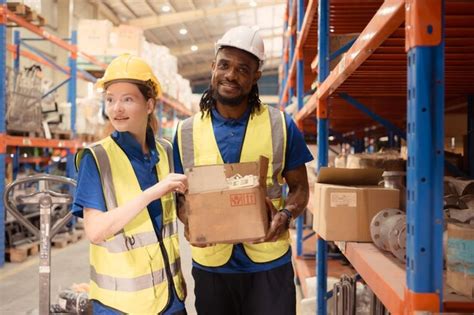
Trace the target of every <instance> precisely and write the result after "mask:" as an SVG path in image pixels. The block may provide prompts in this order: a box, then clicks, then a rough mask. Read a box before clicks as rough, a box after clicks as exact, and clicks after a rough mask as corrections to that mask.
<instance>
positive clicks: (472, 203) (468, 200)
mask: <svg viewBox="0 0 474 315" xmlns="http://www.w3.org/2000/svg"><path fill="white" fill-rule="evenodd" d="M459 199H460V201H461V202H463V203H464V205H465V206H466V207H465V208H464V209H471V210H474V194H469V195H464V196H461V197H459Z"/></svg>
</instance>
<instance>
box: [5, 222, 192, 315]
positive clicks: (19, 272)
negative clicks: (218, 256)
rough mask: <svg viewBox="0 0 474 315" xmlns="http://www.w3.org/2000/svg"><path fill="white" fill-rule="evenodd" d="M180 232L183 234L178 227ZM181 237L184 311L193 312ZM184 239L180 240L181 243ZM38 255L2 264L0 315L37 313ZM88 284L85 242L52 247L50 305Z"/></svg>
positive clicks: (185, 249)
mask: <svg viewBox="0 0 474 315" xmlns="http://www.w3.org/2000/svg"><path fill="white" fill-rule="evenodd" d="M180 231H183V229H182V227H180ZM180 238H181V242H180V245H181V264H182V265H181V267H182V270H183V273H184V277H185V280H186V284H187V289H188V297H187V299H186V310H187V311H188V314H189V315H196V310H195V309H194V281H193V279H192V276H191V250H190V248H189V245H188V243H187V242H186V241H185V240H184V237H183V235H180ZM183 240H184V241H183ZM38 281H39V280H38V256H37V255H36V256H33V257H29V258H28V259H27V260H26V261H24V262H22V263H6V264H5V266H4V267H3V268H0V314H9V315H16V314H29V315H30V314H38V304H39V299H38V295H39V290H38ZM83 282H86V283H87V282H89V242H88V241H87V240H85V239H82V240H81V241H79V242H77V243H75V244H70V245H68V246H66V247H65V248H61V249H56V248H53V251H52V257H51V303H53V304H54V303H57V297H58V294H59V291H60V290H62V289H66V288H69V287H70V286H71V285H72V284H74V283H83Z"/></svg>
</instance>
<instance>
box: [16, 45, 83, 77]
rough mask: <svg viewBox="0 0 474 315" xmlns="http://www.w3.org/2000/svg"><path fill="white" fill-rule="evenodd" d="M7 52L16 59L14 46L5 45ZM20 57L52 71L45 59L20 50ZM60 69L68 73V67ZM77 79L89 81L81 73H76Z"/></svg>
mask: <svg viewBox="0 0 474 315" xmlns="http://www.w3.org/2000/svg"><path fill="white" fill-rule="evenodd" d="M7 50H8V51H10V52H11V53H13V56H15V57H16V46H15V45H13V44H8V45H7ZM20 55H22V56H23V57H25V58H28V59H30V60H33V61H35V62H37V63H40V64H42V65H44V66H47V67H50V68H53V69H54V67H53V66H52V65H51V64H50V63H49V62H48V61H47V60H45V59H43V58H41V57H40V56H37V55H35V54H33V53H31V52H29V51H25V50H20ZM61 68H63V69H64V70H65V71H66V72H67V73H68V74H69V73H70V71H69V70H70V69H69V67H61ZM77 77H78V78H81V79H83V80H85V81H89V79H87V78H86V77H85V76H84V75H83V74H82V73H80V72H78V73H77Z"/></svg>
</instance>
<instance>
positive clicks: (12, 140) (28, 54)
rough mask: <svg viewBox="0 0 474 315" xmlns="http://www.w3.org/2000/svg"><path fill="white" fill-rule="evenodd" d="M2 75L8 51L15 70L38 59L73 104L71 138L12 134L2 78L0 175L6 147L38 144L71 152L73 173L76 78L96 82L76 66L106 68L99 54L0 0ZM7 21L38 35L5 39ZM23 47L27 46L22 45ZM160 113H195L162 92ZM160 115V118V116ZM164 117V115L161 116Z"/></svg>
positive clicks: (0, 239)
mask: <svg viewBox="0 0 474 315" xmlns="http://www.w3.org/2000/svg"><path fill="white" fill-rule="evenodd" d="M0 17H1V21H0V49H1V55H0V77H4V78H5V75H6V70H5V69H6V54H7V52H9V53H12V54H13V56H14V67H15V69H16V70H18V69H19V61H20V56H22V57H25V58H28V59H30V60H33V61H34V62H36V63H39V64H41V65H44V66H47V67H51V68H53V69H55V70H58V71H60V72H62V73H64V74H65V75H67V76H68V78H67V79H66V80H65V81H63V82H61V83H59V84H58V85H57V86H56V87H54V88H53V89H52V90H51V91H50V92H54V91H55V90H56V89H58V88H60V87H62V86H63V85H66V84H68V97H67V98H68V102H69V103H70V104H71V139H70V140H57V139H44V138H31V137H22V136H13V135H7V134H6V126H5V109H6V107H5V105H6V104H5V97H6V86H5V80H1V82H2V83H0V100H2V101H0V115H1V116H2V117H1V118H0V121H1V122H0V175H3V176H1V177H2V178H5V162H7V161H10V160H12V159H10V158H9V157H8V158H7V156H6V153H7V147H16V148H19V147H35V148H56V149H64V150H67V151H68V152H69V154H68V162H67V169H68V170H69V174H73V171H72V170H73V154H74V153H75V152H76V151H77V149H79V148H81V147H83V146H84V145H85V144H86V143H84V142H82V141H81V140H79V139H77V138H76V137H75V136H76V135H75V122H76V80H77V78H80V79H84V80H87V81H90V82H95V78H94V77H93V76H92V75H91V74H89V73H88V72H86V71H83V70H81V69H78V67H77V58H78V56H79V57H81V59H82V60H86V61H87V62H89V63H90V64H93V65H94V66H95V67H96V68H97V69H100V70H102V71H103V70H105V68H106V67H107V64H106V63H104V62H102V61H101V60H99V59H97V58H96V57H93V56H90V55H88V54H86V53H84V52H81V51H78V49H77V45H76V44H77V34H76V31H73V32H72V36H71V38H70V42H68V41H66V40H63V39H61V38H59V37H57V36H55V35H53V34H50V33H49V32H47V31H46V30H44V29H42V28H41V27H38V26H36V25H34V24H32V23H30V22H28V21H26V20H25V19H24V18H23V17H21V16H18V15H16V14H14V13H13V12H11V11H10V10H8V8H7V6H6V1H5V0H0ZM7 22H10V23H11V24H12V25H8V26H16V27H21V28H24V29H27V30H28V31H30V32H31V33H33V34H35V35H37V36H38V38H25V39H21V38H20V35H19V32H17V31H15V32H14V41H15V42H14V44H7V43H6V32H7ZM33 40H46V41H48V42H51V43H53V44H55V45H56V46H58V47H61V48H63V49H65V50H66V51H67V52H69V53H70V57H69V65H68V66H62V65H58V64H57V63H56V62H55V61H54V60H52V59H50V58H49V57H48V56H47V55H44V54H42V52H41V51H39V50H37V49H35V48H34V47H33V46H31V45H29V44H28V43H27V41H33ZM21 47H23V48H26V49H21ZM159 102H160V106H159V113H161V115H162V113H163V108H162V107H163V106H165V108H166V110H167V111H172V116H173V118H174V119H176V117H177V116H178V114H179V115H180V116H190V115H191V114H192V113H191V111H190V110H188V109H187V108H186V107H185V106H184V105H183V104H181V103H180V102H179V101H177V100H174V99H172V98H170V97H168V96H167V95H165V96H163V97H162V98H161V99H160V100H159ZM161 115H160V117H159V118H161ZM160 121H161V119H160ZM13 161H15V162H16V163H19V162H24V163H35V164H39V163H44V158H31V157H30V158H22V159H13ZM3 192H4V181H2V182H1V183H0V196H3ZM4 218H5V209H4V207H3V203H2V204H1V205H0V222H4ZM4 235H5V231H4V225H3V223H2V224H0V267H1V266H3V264H4V262H5V261H4V257H5V239H4Z"/></svg>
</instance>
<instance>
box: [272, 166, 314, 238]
mask: <svg viewBox="0 0 474 315" xmlns="http://www.w3.org/2000/svg"><path fill="white" fill-rule="evenodd" d="M284 177H285V180H286V183H287V184H288V188H289V192H288V197H287V198H286V205H285V209H287V210H288V211H290V212H291V215H292V217H293V218H296V217H298V216H299V215H300V214H301V213H302V212H303V210H304V209H305V207H306V205H307V204H308V199H309V185H308V175H307V173H306V165H305V164H303V165H301V166H299V167H297V168H295V169H293V170H290V171H287V172H285V174H284ZM267 206H268V207H270V209H271V210H272V212H273V213H275V212H276V211H277V209H275V208H274V206H273V204H272V203H271V202H267ZM287 221H288V216H287V214H286V213H284V212H281V211H278V212H276V214H275V215H274V216H273V218H272V222H271V224H270V229H269V230H268V233H267V236H266V237H265V241H276V240H277V239H278V238H279V237H280V235H281V234H282V233H284V232H285V231H286V230H287V228H288V226H287Z"/></svg>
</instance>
